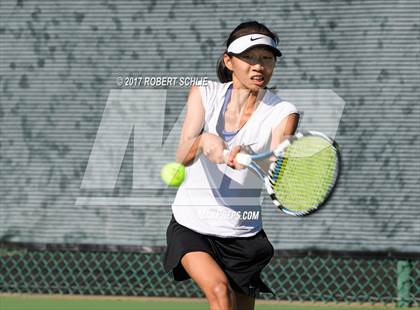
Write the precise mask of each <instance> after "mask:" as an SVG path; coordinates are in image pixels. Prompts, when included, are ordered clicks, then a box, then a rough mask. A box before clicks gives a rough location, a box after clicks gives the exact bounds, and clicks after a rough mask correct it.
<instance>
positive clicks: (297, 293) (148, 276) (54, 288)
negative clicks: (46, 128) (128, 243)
mask: <svg viewBox="0 0 420 310" xmlns="http://www.w3.org/2000/svg"><path fill="white" fill-rule="evenodd" d="M0 253H1V254H0V277H1V278H0V292H10V293H43V294H78V295H123V296H173V297H203V294H202V293H201V291H200V289H199V288H198V287H197V286H196V285H195V284H194V283H193V282H192V281H191V280H188V281H184V282H175V281H173V280H172V277H171V275H170V274H168V273H166V272H165V271H164V269H163V265H162V263H161V256H162V253H161V252H159V253H143V252H109V251H73V250H34V249H11V248H4V247H3V248H2V249H1V252H0ZM262 277H263V279H264V280H265V281H266V283H267V284H268V285H269V286H270V287H271V288H272V290H273V291H274V292H275V293H276V296H272V295H270V294H263V295H261V296H260V298H263V299H277V300H289V301H323V302H369V303H385V304H389V303H395V304H397V305H398V306H419V305H420V260H415V259H413V260H397V259H393V258H360V257H342V258H340V257H336V256H333V255H322V256H315V255H309V256H308V255H306V256H301V257H293V256H281V253H277V255H275V257H274V258H273V259H272V260H271V262H270V264H269V265H268V266H267V267H266V268H265V269H264V272H263V274H262Z"/></svg>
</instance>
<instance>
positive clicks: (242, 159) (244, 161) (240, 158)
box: [223, 150, 252, 167]
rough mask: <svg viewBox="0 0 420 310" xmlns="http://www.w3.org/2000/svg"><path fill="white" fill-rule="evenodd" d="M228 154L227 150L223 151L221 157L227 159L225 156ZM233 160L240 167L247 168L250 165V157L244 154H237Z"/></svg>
mask: <svg viewBox="0 0 420 310" xmlns="http://www.w3.org/2000/svg"><path fill="white" fill-rule="evenodd" d="M229 153H230V151H229V150H224V151H223V156H224V157H225V158H227V156H228V155H229ZM235 159H236V161H237V162H238V163H240V164H241V165H243V166H246V167H248V166H249V165H250V164H251V162H252V158H251V155H249V154H245V153H238V154H236V158H235Z"/></svg>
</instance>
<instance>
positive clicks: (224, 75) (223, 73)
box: [217, 53, 232, 83]
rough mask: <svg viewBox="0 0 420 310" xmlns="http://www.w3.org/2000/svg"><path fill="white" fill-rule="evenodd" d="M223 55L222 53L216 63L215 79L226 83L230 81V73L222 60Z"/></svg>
mask: <svg viewBox="0 0 420 310" xmlns="http://www.w3.org/2000/svg"><path fill="white" fill-rule="evenodd" d="M224 54H225V53H223V54H222V55H221V56H220V57H219V60H218V61H217V77H218V78H219V81H220V82H222V83H227V82H230V81H232V71H230V70H229V69H228V68H227V67H226V65H225V62H224V60H223V58H224Z"/></svg>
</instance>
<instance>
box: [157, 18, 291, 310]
mask: <svg viewBox="0 0 420 310" xmlns="http://www.w3.org/2000/svg"><path fill="white" fill-rule="evenodd" d="M277 42H278V38H277V35H276V34H274V33H273V32H271V31H270V30H269V29H268V28H267V27H266V26H265V25H263V24H260V23H258V22H256V21H251V22H245V23H242V24H240V25H239V26H238V27H236V28H235V29H234V30H233V31H232V33H231V34H230V35H229V38H228V39H227V42H226V50H225V51H224V53H223V55H222V56H221V57H220V59H219V62H218V68H217V70H218V71H217V73H218V78H219V80H220V82H214V81H209V83H208V84H207V85H206V86H199V87H195V86H193V87H192V88H191V90H190V92H189V96H188V101H187V113H186V117H185V120H184V124H183V127H182V132H181V136H180V141H179V146H178V149H177V153H176V160H177V162H179V163H182V164H184V165H185V166H187V168H186V174H187V178H186V180H185V181H184V182H183V183H182V185H181V186H180V187H179V189H178V191H177V195H176V198H175V200H174V202H173V204H172V213H173V216H172V219H171V221H170V223H169V226H168V228H167V251H166V253H165V257H164V266H165V269H166V270H167V271H171V270H172V271H173V276H174V279H175V280H177V281H182V280H186V279H189V278H192V279H193V280H194V281H195V282H196V283H197V284H198V286H199V287H200V288H201V289H202V291H203V292H204V294H205V296H206V298H207V300H208V302H209V305H210V309H212V310H214V309H240V310H248V309H254V303H255V297H257V296H258V293H259V292H267V293H272V292H271V290H270V289H269V288H268V287H267V286H266V285H265V284H264V283H263V281H262V280H261V278H260V274H261V270H262V269H263V268H264V266H266V265H267V264H268V262H269V261H270V259H271V257H272V256H273V252H274V250H273V247H272V245H271V243H270V242H269V240H268V239H267V236H266V234H265V232H264V230H263V229H262V218H261V199H260V192H261V181H260V180H259V179H258V177H257V176H256V175H254V174H253V173H252V172H251V171H250V170H249V169H242V168H243V167H242V166H241V165H240V164H239V163H237V162H236V160H235V155H236V154H237V153H238V152H247V153H252V152H256V153H257V152H262V151H267V150H269V149H273V148H274V147H275V146H277V145H278V144H279V143H280V142H281V141H282V139H284V137H285V136H288V135H292V134H293V133H294V131H295V129H296V126H297V122H298V114H297V110H296V108H295V106H294V105H292V104H291V103H288V102H285V101H283V100H282V99H281V98H280V97H278V96H276V95H275V94H273V93H272V92H271V91H270V90H269V89H268V88H267V84H268V83H269V81H270V79H271V76H272V74H273V70H274V68H275V65H276V59H277V57H279V56H281V52H280V50H279V49H278V48H277ZM225 149H227V150H229V151H230V152H229V153H228V154H229V155H228V156H224V150H225Z"/></svg>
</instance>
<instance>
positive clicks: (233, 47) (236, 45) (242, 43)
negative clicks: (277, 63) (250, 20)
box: [227, 33, 281, 56]
mask: <svg viewBox="0 0 420 310" xmlns="http://www.w3.org/2000/svg"><path fill="white" fill-rule="evenodd" d="M260 45H261V46H268V47H271V48H272V49H273V51H274V53H275V54H276V56H281V52H280V50H279V49H278V48H277V44H276V42H275V41H274V40H273V39H272V38H270V37H269V36H266V35H264V34H260V33H254V34H248V35H246V36H242V37H240V38H237V39H236V40H234V41H233V42H232V43H230V44H229V46H228V48H227V52H228V53H232V54H240V53H242V52H244V51H246V50H247V49H249V48H251V47H254V46H260Z"/></svg>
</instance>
